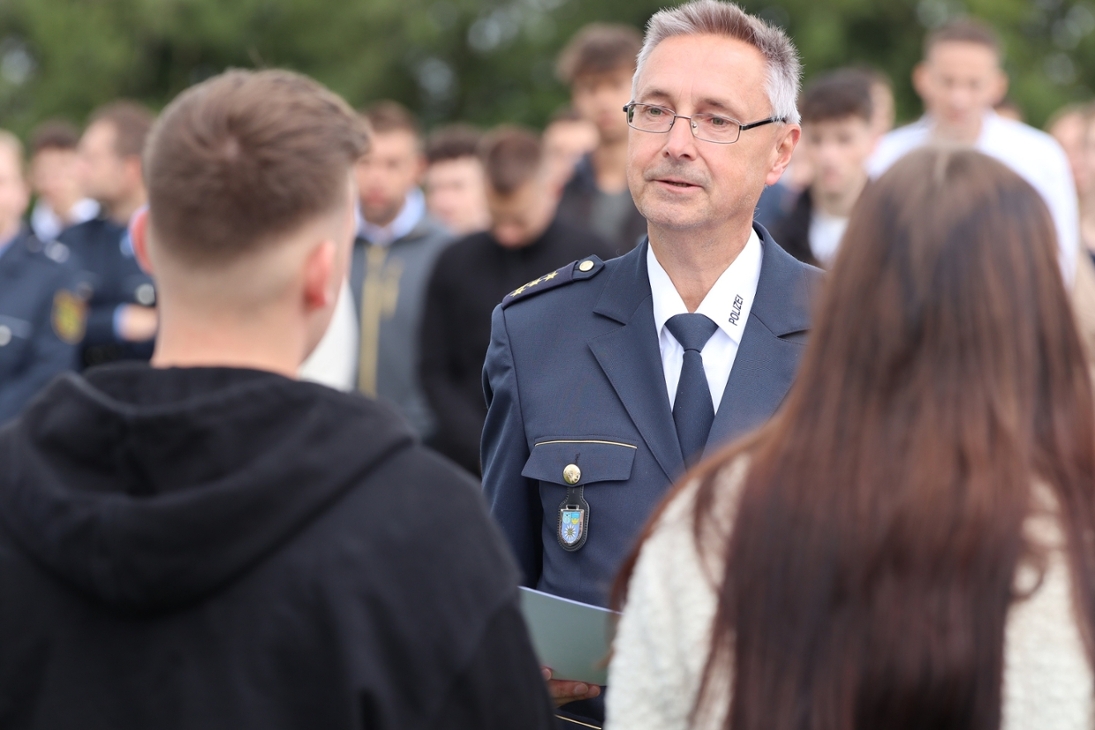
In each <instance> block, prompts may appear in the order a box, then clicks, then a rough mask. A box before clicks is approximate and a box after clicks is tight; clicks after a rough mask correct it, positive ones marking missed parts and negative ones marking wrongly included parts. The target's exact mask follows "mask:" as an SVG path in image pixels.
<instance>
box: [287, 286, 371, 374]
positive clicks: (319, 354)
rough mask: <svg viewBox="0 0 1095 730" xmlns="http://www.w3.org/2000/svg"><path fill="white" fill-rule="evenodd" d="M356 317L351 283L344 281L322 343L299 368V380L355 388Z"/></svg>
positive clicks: (320, 342)
mask: <svg viewBox="0 0 1095 730" xmlns="http://www.w3.org/2000/svg"><path fill="white" fill-rule="evenodd" d="M357 348H358V328H357V313H356V312H355V311H354V295H353V293H352V292H351V291H350V282H349V281H343V282H342V288H341V289H340V290H339V292H338V302H337V303H336V304H335V311H334V314H333V315H332V316H331V323H330V324H328V325H327V331H326V332H325V333H324V335H323V339H321V340H320V341H319V344H318V345H316V349H314V350H312V354H311V355H309V356H308V359H307V360H305V361H304V363H303V364H302V365H301V366H300V378H301V380H310V381H312V382H313V383H320V384H322V385H326V386H327V387H329V388H334V389H336V390H341V391H344V392H347V393H348V392H350V391H352V390H354V388H355V387H357Z"/></svg>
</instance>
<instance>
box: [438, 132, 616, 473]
mask: <svg viewBox="0 0 1095 730" xmlns="http://www.w3.org/2000/svg"><path fill="white" fill-rule="evenodd" d="M481 159H482V161H483V167H484V169H485V170H486V177H487V204H488V206H489V208H490V213H491V224H490V229H489V230H487V231H485V232H483V233H476V234H473V235H471V236H468V237H467V238H464V239H462V240H460V241H457V242H456V243H454V244H453V245H452V246H450V247H449V248H447V249H446V250H445V251H443V252H442V253H441V255H440V256H439V257H438V259H437V265H436V266H435V267H434V270H433V274H432V275H431V277H430V283H429V286H428V287H427V289H426V309H425V312H424V314H423V317H422V331H421V343H420V348H421V353H422V359H421V364H420V374H421V379H422V387H423V388H424V389H425V391H426V395H427V397H428V398H429V400H430V406H431V407H432V408H433V411H434V412H435V413H436V414H437V418H438V429H437V438H436V442H435V446H436V448H437V449H438V450H439V451H441V453H443V454H445V455H446V456H448V457H449V458H451V459H452V460H453V461H455V462H456V463H458V464H460V465H461V466H463V467H464V468H465V469H467V470H468V471H469V472H471V473H472V474H475V475H477V476H478V475H479V473H480V467H479V438H480V435H481V434H482V432H483V419H484V418H486V415H487V407H486V405H485V404H484V402H483V359H484V357H485V356H486V354H487V347H488V346H489V345H490V320H491V311H492V310H493V309H494V307H495V306H496V305H497V304H498V302H500V301H502V298H503V297H505V296H506V295H507V294H508V293H510V292H511V291H513V290H515V289H518V288H520V287H522V286H524V285H525V284H527V283H528V282H530V281H532V280H534V279H537V278H538V277H540V276H541V275H542V274H548V272H550V271H552V270H554V269H557V268H559V267H560V266H563V265H565V264H568V263H570V262H572V261H575V260H576V259H580V258H582V257H585V256H590V255H597V256H608V255H609V252H610V250H611V247H610V246H609V245H608V243H607V242H606V241H604V240H603V239H601V238H600V237H598V236H597V235H595V234H593V233H590V232H588V231H585V230H583V229H581V228H576V227H574V226H572V225H570V224H568V223H565V222H563V221H560V220H558V219H557V218H556V217H555V208H556V204H557V203H558V199H559V197H558V196H559V193H558V188H557V187H555V186H554V185H553V184H552V180H551V174H550V171H549V169H548V166H547V161H546V160H545V158H544V153H543V149H542V144H541V142H540V140H539V139H538V138H537V136H536V135H535V134H533V133H532V132H530V131H528V130H525V129H521V128H515V127H503V128H500V129H497V130H495V131H494V132H493V133H491V134H490V135H489V136H488V137H487V139H485V140H484V143H483V148H482V156H481Z"/></svg>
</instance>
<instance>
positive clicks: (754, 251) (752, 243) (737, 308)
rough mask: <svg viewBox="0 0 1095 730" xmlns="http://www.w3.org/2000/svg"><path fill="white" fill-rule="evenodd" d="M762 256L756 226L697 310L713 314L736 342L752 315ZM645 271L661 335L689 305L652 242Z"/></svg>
mask: <svg viewBox="0 0 1095 730" xmlns="http://www.w3.org/2000/svg"><path fill="white" fill-rule="evenodd" d="M762 258H763V253H762V250H761V245H760V237H759V236H758V235H757V232H756V230H752V231H750V233H749V240H748V241H747V242H746V243H745V248H743V249H742V250H741V253H739V254H738V257H737V258H736V259H734V260H733V262H731V264H730V265H729V266H727V267H726V271H724V272H722V275H721V276H719V278H718V279H717V280H716V281H715V284H714V286H712V287H711V291H709V292H707V296H705V297H704V298H703V301H702V302H700V306H699V307H697V308H696V313H697V314H704V315H707V316H708V317H710V318H711V320H712V321H713V322H714V323H715V324H717V325H718V326H719V329H721V330H722V331H723V332H725V333H726V334H727V335H728V336H729V337H730V339H731V340H733V341H734V342H735V343H737V344H741V337H742V333H743V332H744V331H745V322H746V320H748V319H749V312H750V311H751V310H752V308H753V300H754V299H755V298H756V296H757V283H758V282H759V281H760V266H761V260H762ZM646 271H647V276H648V277H649V278H650V291H651V294H653V303H654V326H655V327H656V328H657V331H658V337H661V336H662V330H663V329H664V328H665V323H666V322H667V321H668V320H669V318H670V317H672V316H674V315H677V314H686V313H687V312H688V307H686V306H685V305H684V300H683V299H681V295H680V294H679V293H678V292H677V288H676V287H675V286H673V281H672V280H671V279H670V278H669V274H667V273H666V272H665V269H663V268H662V265H661V263H659V262H658V257H657V256H655V255H654V249H653V247H651V246H650V245H649V244H648V245H647V248H646ZM739 299H740V301H739Z"/></svg>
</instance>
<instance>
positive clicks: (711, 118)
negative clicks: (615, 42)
mask: <svg viewBox="0 0 1095 730" xmlns="http://www.w3.org/2000/svg"><path fill="white" fill-rule="evenodd" d="M624 112H625V113H626V114H627V125H628V126H629V127H631V128H632V129H637V130H639V131H640V132H654V133H657V134H667V133H669V131H670V130H672V129H673V125H674V124H676V123H677V120H678V119H687V120H688V127H689V128H690V129H691V130H692V136H693V137H695V138H696V139H698V140H701V141H703V142H713V143H714V144H734V143H735V142H737V141H738V138H739V137H741V133H742V132H744V131H745V130H747V129H753V128H755V127H763V126H764V125H765V124H773V123H775V122H785V121H787V120H786V119H784V118H783V117H769V118H768V119H761V120H760V121H759V122H750V123H749V124H742V123H741V122H739V121H737V120H735V119H731V118H730V117H720V116H719V115H718V114H693V115H692V116H690V117H686V116H684V115H683V114H677V113H675V112H674V111H673V110H672V109H666V108H665V107H664V106H658V105H656V104H639V103H637V102H634V101H633V102H631V103H630V104H627V105H626V106H625V107H624Z"/></svg>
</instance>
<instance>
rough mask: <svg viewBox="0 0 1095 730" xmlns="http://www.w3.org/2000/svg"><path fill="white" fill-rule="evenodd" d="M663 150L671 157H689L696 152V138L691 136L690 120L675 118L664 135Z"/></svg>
mask: <svg viewBox="0 0 1095 730" xmlns="http://www.w3.org/2000/svg"><path fill="white" fill-rule="evenodd" d="M665 149H666V152H668V153H669V154H670V155H671V156H672V157H690V156H692V155H693V154H694V153H695V151H696V138H695V137H694V136H692V120H691V119H685V118H684V117H677V118H675V119H674V120H673V126H672V127H670V128H669V133H668V134H667V135H666V140H665Z"/></svg>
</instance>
